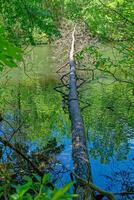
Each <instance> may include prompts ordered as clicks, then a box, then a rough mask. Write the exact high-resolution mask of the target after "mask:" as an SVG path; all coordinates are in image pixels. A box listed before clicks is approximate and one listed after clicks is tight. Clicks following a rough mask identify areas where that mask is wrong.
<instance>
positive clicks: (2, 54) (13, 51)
mask: <svg viewBox="0 0 134 200" xmlns="http://www.w3.org/2000/svg"><path fill="white" fill-rule="evenodd" d="M0 44H1V45H0V71H2V70H3V68H4V67H5V66H8V67H10V68H13V67H17V63H18V62H19V61H21V59H22V55H21V50H20V49H19V48H18V47H16V46H14V45H13V44H12V43H10V42H9V41H8V40H7V39H6V38H5V30H4V28H3V26H0Z"/></svg>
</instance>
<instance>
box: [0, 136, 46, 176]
mask: <svg viewBox="0 0 134 200" xmlns="http://www.w3.org/2000/svg"><path fill="white" fill-rule="evenodd" d="M0 142H2V143H3V144H4V145H5V146H8V147H10V148H11V149H12V150H14V151H15V152H16V153H17V154H19V155H20V156H21V157H22V158H23V159H24V160H26V161H27V162H28V163H29V164H30V165H31V167H32V168H33V169H34V170H35V171H36V172H37V173H38V174H39V175H40V176H43V173H42V172H41V171H40V170H39V169H38V167H37V166H36V165H35V164H34V163H33V162H32V161H31V160H30V158H29V157H28V156H26V155H25V154H24V153H22V152H21V151H20V150H19V149H18V148H16V147H15V145H13V144H11V143H10V142H9V141H8V140H6V139H4V138H2V137H0Z"/></svg>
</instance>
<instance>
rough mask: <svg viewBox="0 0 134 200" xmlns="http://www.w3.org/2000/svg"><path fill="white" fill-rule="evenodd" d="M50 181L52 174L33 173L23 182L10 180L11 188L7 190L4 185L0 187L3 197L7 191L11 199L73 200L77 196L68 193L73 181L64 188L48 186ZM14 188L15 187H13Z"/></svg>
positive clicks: (0, 193) (25, 177)
mask: <svg viewBox="0 0 134 200" xmlns="http://www.w3.org/2000/svg"><path fill="white" fill-rule="evenodd" d="M49 182H50V176H49V175H48V174H45V175H44V176H43V178H41V177H40V176H38V175H37V174H33V176H32V177H29V176H24V177H23V183H22V184H17V183H14V182H13V181H11V182H10V190H8V191H5V189H4V187H3V186H1V187H0V195H1V197H2V196H3V194H4V193H5V195H6V196H8V199H9V200H44V199H45V200H63V199H68V200H71V199H72V198H74V197H77V195H75V194H69V193H67V192H68V191H69V189H70V188H71V187H72V185H73V183H72V182H70V183H68V184H67V185H65V186H64V187H63V188H60V189H56V188H55V189H54V190H52V189H51V188H49V187H48V185H47V184H48V183H49ZM13 188H14V189H13Z"/></svg>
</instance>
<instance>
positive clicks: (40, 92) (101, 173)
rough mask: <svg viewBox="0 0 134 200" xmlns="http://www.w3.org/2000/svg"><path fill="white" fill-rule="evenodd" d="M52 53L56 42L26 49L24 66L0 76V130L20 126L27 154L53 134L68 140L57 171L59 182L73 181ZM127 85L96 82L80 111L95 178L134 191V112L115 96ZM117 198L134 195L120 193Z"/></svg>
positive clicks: (9, 130) (101, 183)
mask: <svg viewBox="0 0 134 200" xmlns="http://www.w3.org/2000/svg"><path fill="white" fill-rule="evenodd" d="M52 52H53V48H52V47H47V46H45V47H44V46H42V47H36V48H34V49H32V51H30V53H29V54H27V56H26V59H25V65H23V64H22V65H21V66H20V68H18V69H12V70H11V71H10V72H8V73H6V76H4V75H3V76H1V86H2V87H1V102H0V103H1V112H2V113H3V115H4V118H5V120H6V121H4V122H3V123H1V126H0V131H1V135H4V134H5V135H6V137H7V138H8V137H9V135H10V134H11V133H12V132H13V130H14V129H16V128H17V127H18V126H21V128H20V129H19V131H18V133H17V134H16V136H15V140H16V141H17V142H22V143H26V144H27V146H28V153H29V155H30V154H31V152H32V151H33V150H34V149H37V148H41V147H43V146H46V145H47V143H48V141H49V140H51V139H53V138H56V141H57V144H58V145H59V146H60V145H61V144H62V145H64V148H62V150H61V151H60V152H58V153H57V154H56V159H57V160H58V161H59V163H60V164H59V163H58V164H56V165H55V170H56V169H57V170H59V169H60V168H62V170H61V173H57V174H58V175H57V174H56V176H57V178H58V180H59V181H57V185H59V186H61V185H64V184H65V183H66V182H68V181H70V176H69V174H70V171H71V170H73V161H72V157H71V133H70V122H69V117H68V113H67V109H65V110H63V109H62V106H63V105H62V98H61V95H60V94H58V93H57V92H56V91H55V90H54V89H53V88H54V86H55V85H57V84H58V82H59V80H58V77H57V75H56V69H57V64H56V61H55V57H54V56H52V55H53V53H52ZM4 83H5V84H4ZM123 87H124V88H125V86H123ZM123 87H122V88H123ZM124 88H123V89H124ZM123 89H120V88H119V85H115V86H109V87H108V88H107V89H106V90H105V88H104V87H103V88H102V87H101V86H99V85H98V84H97V83H93V84H92V85H88V86H87V88H85V91H86V92H85V93H84V92H83V93H82V94H81V98H83V99H86V100H88V101H90V102H91V104H92V106H91V107H90V108H87V109H86V110H84V111H83V113H82V114H83V117H84V120H85V126H86V132H87V138H88V144H87V145H88V148H89V154H90V164H91V170H92V177H93V182H94V183H95V184H96V185H97V186H99V187H100V188H102V189H105V190H107V191H112V192H114V193H120V192H124V191H126V192H129V191H130V192H131V191H134V129H133V128H132V125H133V121H132V111H131V109H130V110H129V113H128V108H127V103H126V102H127V101H126V100H125V97H124V98H120V99H118V98H117V99H115V96H114V94H115V90H116V92H117V91H118V93H117V94H116V96H117V97H118V96H121V93H122V90H123ZM83 91H84V90H83ZM102 92H103V93H102ZM107 96H108V98H107ZM98 97H99V98H98ZM106 104H108V106H109V104H110V106H111V104H112V106H113V107H114V108H116V109H115V110H114V111H111V110H112V109H111V110H110V111H107V110H106V107H105V105H106ZM119 105H120V106H119ZM108 106H107V107H108ZM117 107H118V108H117ZM108 108H109V107H108ZM124 113H125V114H124ZM121 117H122V118H121ZM7 121H8V122H9V123H7ZM63 166H64V169H63ZM53 175H55V174H53ZM116 199H118V200H121V199H126V200H127V199H134V196H132V195H124V196H121V195H118V194H116Z"/></svg>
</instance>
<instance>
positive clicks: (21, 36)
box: [0, 0, 59, 46]
mask: <svg viewBox="0 0 134 200" xmlns="http://www.w3.org/2000/svg"><path fill="white" fill-rule="evenodd" d="M43 4H44V3H43V1H40V0H37V1H34V0H29V1H25V0H22V1H17V0H12V1H4V0H2V1H1V5H0V10H1V18H2V22H3V24H4V26H5V28H6V31H7V34H8V37H9V39H10V40H11V41H12V42H13V43H14V44H16V45H17V46H18V45H21V44H26V43H31V44H34V37H33V34H34V32H44V33H45V34H46V37H52V35H55V36H58V35H59V31H58V30H57V28H56V26H55V23H54V20H53V16H52V13H51V10H49V8H47V9H46V8H44V6H43Z"/></svg>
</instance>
